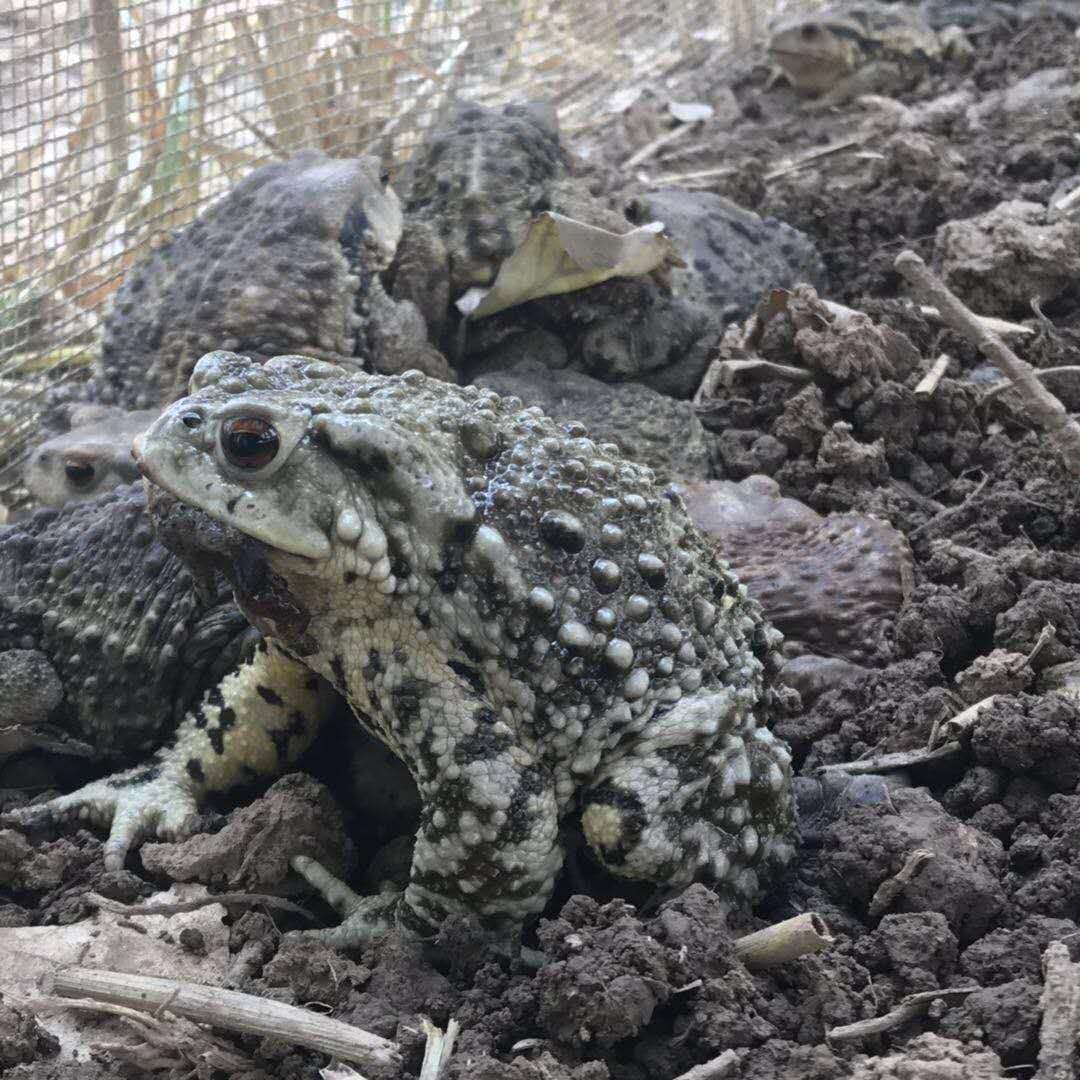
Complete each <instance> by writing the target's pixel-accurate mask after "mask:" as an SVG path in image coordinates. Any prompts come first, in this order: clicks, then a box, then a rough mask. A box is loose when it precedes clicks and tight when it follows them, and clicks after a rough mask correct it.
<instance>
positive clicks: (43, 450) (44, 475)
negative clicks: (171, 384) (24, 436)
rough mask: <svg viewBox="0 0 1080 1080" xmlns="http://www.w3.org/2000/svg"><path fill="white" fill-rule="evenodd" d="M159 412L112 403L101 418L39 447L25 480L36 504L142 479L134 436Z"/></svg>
mask: <svg viewBox="0 0 1080 1080" xmlns="http://www.w3.org/2000/svg"><path fill="white" fill-rule="evenodd" d="M157 415H158V410H157V409H143V410H140V411H137V412H124V411H123V410H121V409H116V410H112V409H110V410H108V412H107V414H106V415H105V416H103V417H102V418H101V419H98V420H97V421H96V422H94V423H91V424H85V425H82V426H80V427H76V428H72V430H71V431H69V432H67V434H65V435H57V436H55V437H54V438H52V439H49V440H47V441H46V442H44V443H42V444H41V445H40V446H38V447H36V448H35V449H34V450H33V451H32V452H31V454H30V457H29V458H28V459H27V462H26V464H25V466H24V467H23V481H24V483H25V484H26V488H27V490H28V491H29V493H30V497H31V498H32V499H33V500H34V503H35V505H37V506H54V507H58V506H64V505H66V504H68V503H74V502H85V501H87V500H88V499H93V498H96V497H97V496H98V495H100V494H102V493H103V492H105V491H108V490H109V489H110V488H115V487H120V486H122V485H124V484H131V483H133V482H134V481H136V480H138V478H139V470H138V469H137V468H136V467H135V459H134V458H133V457H132V456H131V442H132V440H133V439H134V438H135V436H136V435H137V434H138V433H139V432H140V431H143V430H144V429H145V428H148V427H149V426H150V423H151V421H153V420H154V419H156V417H157Z"/></svg>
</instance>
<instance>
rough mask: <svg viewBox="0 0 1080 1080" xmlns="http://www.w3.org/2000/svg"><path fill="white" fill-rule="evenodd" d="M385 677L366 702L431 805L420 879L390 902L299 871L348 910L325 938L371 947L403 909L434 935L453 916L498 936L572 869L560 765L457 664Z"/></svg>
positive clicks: (416, 928) (421, 930) (419, 841)
mask: <svg viewBox="0 0 1080 1080" xmlns="http://www.w3.org/2000/svg"><path fill="white" fill-rule="evenodd" d="M459 667H460V665H459ZM369 670H370V668H369ZM377 681H378V682H379V683H380V684H381V685H379V686H373V687H371V690H372V695H371V698H370V699H367V700H365V701H364V704H365V705H369V706H370V707H372V708H375V709H379V711H380V712H381V713H382V716H383V717H384V718H387V719H388V723H389V727H388V728H386V729H384V731H383V736H384V738H387V741H389V742H391V743H394V744H396V746H395V749H396V750H397V752H398V753H400V754H401V756H402V757H403V759H404V760H405V761H406V763H407V764H408V765H409V766H410V769H411V771H412V773H413V776H414V777H415V779H416V782H417V787H418V789H419V792H420V798H421V801H422V811H421V823H420V828H419V830H418V832H417V835H416V847H415V849H414V852H413V860H412V868H411V872H410V880H409V884H408V886H407V888H406V889H405V891H404V893H400V894H397V899H396V901H388V900H387V897H386V896H385V895H384V896H382V897H379V898H363V897H359V896H357V895H356V894H355V893H352V892H351V890H348V889H347V887H344V886H342V885H341V883H340V882H337V881H336V880H334V879H331V878H330V877H329V876H328V875H326V874H325V872H323V871H321V868H319V869H317V870H316V871H315V873H314V876H313V875H312V873H311V872H309V871H311V869H312V868H311V866H310V864H309V863H305V864H304V866H302V867H296V868H297V869H299V870H300V871H301V872H302V873H303V874H304V876H305V877H307V878H308V880H309V882H311V883H312V884H313V885H315V886H316V887H317V888H319V890H320V891H321V892H322V893H323V895H324V896H325V897H326V898H327V899H328V900H329V901H330V902H331V903H332V904H333V905H334V906H335V907H336V908H337V909H338V911H339V912H341V914H342V915H343V917H344V922H343V923H342V925H341V926H340V927H337V928H335V930H333V931H330V932H326V933H323V934H322V936H323V937H326V938H328V939H329V940H332V941H333V943H334V944H336V945H351V946H360V945H363V944H364V943H366V942H367V941H369V940H370V939H371V938H372V937H374V936H378V935H379V934H380V933H384V932H385V931H386V930H387V929H388V928H389V918H390V916H391V915H392V917H393V921H394V922H396V924H397V925H398V926H399V927H401V928H402V929H404V930H406V931H407V932H410V933H412V934H416V935H419V936H421V937H429V936H431V935H432V934H434V933H435V932H436V931H437V930H438V928H439V926H440V925H441V924H442V922H443V920H444V919H445V918H446V917H447V916H448V915H451V914H454V913H461V914H470V915H475V916H476V917H477V918H478V919H479V920H480V922H481V924H482V925H483V926H485V927H486V928H488V929H490V930H492V931H493V932H495V933H496V934H498V935H505V934H506V933H507V932H510V933H515V932H516V931H517V930H518V929H519V928H520V927H521V925H522V923H524V922H525V920H527V919H528V918H529V917H530V916H532V915H535V914H538V913H539V912H540V911H541V910H542V909H543V907H544V905H545V904H546V903H547V900H548V898H549V897H550V895H551V892H552V889H553V887H554V884H555V878H556V876H557V875H558V873H559V870H560V868H561V866H562V859H563V853H562V848H561V846H560V844H559V838H558V806H557V803H556V798H555V786H554V781H553V779H552V776H551V773H550V770H549V769H548V768H547V767H546V766H545V765H543V764H542V763H541V762H539V761H537V760H535V759H534V758H533V757H532V755H531V754H530V752H529V751H528V750H527V749H525V748H523V747H522V746H521V745H520V744H519V741H518V739H517V736H516V734H515V733H514V731H513V730H512V729H511V728H510V726H509V725H508V724H507V723H506V722H505V721H504V720H503V719H501V718H500V716H499V712H498V710H496V709H495V708H493V707H492V706H491V705H490V704H489V703H488V702H487V701H486V700H484V697H483V696H482V695H481V694H479V693H478V692H477V691H476V689H475V688H474V687H471V686H469V685H467V684H465V683H464V682H463V680H462V678H461V676H460V675H459V674H458V673H457V672H454V671H449V670H445V669H444V670H443V671H438V672H437V673H435V672H432V671H430V669H429V671H428V673H427V677H425V678H420V677H417V676H415V675H405V676H403V677H400V678H395V679H394V680H393V682H392V689H390V690H387V692H386V693H385V695H383V694H381V693H380V691H381V690H382V689H383V688H384V687H387V686H390V685H391V684H390V683H386V682H384V681H383V679H382V678H381V677H380V678H379V679H378V680H377ZM364 696H365V698H366V694H365V695H364ZM356 704H357V705H358V706H359V704H360V703H359V702H357V703H356ZM380 704H381V705H382V706H383V707H382V708H379V706H380ZM357 712H358V714H359V715H360V716H361V719H362V720H364V722H365V723H374V725H375V726H376V727H378V726H379V725H378V723H377V722H375V721H373V720H372V717H370V716H366V711H365V710H364V709H363V708H360V707H358V708H357ZM295 865H296V864H295V863H294V866H295ZM391 906H392V909H393V910H392V911H391Z"/></svg>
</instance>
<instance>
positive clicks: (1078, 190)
mask: <svg viewBox="0 0 1080 1080" xmlns="http://www.w3.org/2000/svg"><path fill="white" fill-rule="evenodd" d="M1077 203H1080V185H1078V186H1077V187H1074V188H1073V189H1072V191H1070V192H1069V193H1068V194H1067V195H1062V196H1061V198H1060V199H1058V201H1057V202H1056V203H1054V209H1055V210H1056V211H1057V212H1058V213H1059V214H1067V213H1068V212H1069V211H1070V210H1071V209H1072V208H1073V207H1074V206H1075V205H1076V204H1077Z"/></svg>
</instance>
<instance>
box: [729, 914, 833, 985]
mask: <svg viewBox="0 0 1080 1080" xmlns="http://www.w3.org/2000/svg"><path fill="white" fill-rule="evenodd" d="M835 940H836V939H835V938H833V936H832V935H831V934H830V933H829V928H828V926H826V925H825V920H824V919H823V918H822V917H821V916H820V915H818V914H817V912H815V911H804V912H803V913H802V914H801V915H796V916H795V917H794V918H793V919H785V920H784V921H783V922H779V923H776V924H775V925H773V926H766V927H765V929H764V930H758V931H757V932H756V933H753V934H747V935H746V937H741V938H739V940H738V941H736V942H735V956H736V957H737V958H738V959H739V960H741V961H742V962H743V963H744V964H745V965H746V967H747V968H748V969H749V970H750V971H762V970H764V969H765V968H771V967H776V965H777V964H786V963H788V961H790V960H798V958H799V957H800V956H809V955H811V954H813V953H818V952H821V950H822V949H824V948H826V946H829V945H832V943H833V942H834V941H835Z"/></svg>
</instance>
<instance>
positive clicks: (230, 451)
mask: <svg viewBox="0 0 1080 1080" xmlns="http://www.w3.org/2000/svg"><path fill="white" fill-rule="evenodd" d="M280 445H281V440H280V439H279V438H278V433H277V431H276V430H275V428H274V425H273V424H271V423H269V422H268V421H266V420H263V419H262V418H260V417H258V416H236V417H233V419H232V420H226V421H225V423H224V424H222V426H221V449H222V451H223V452H224V454H225V458H226V460H227V461H228V462H229V464H230V465H235V466H236V467H237V468H238V469H261V468H263V466H265V465H269V464H270V462H271V461H273V460H274V458H275V457H276V456H277V452H278V447H279V446H280Z"/></svg>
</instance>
